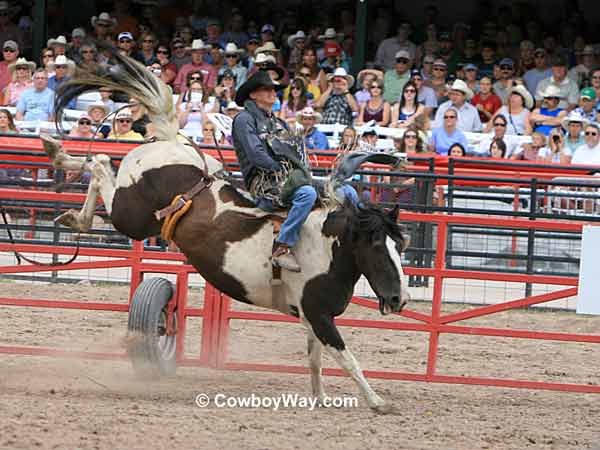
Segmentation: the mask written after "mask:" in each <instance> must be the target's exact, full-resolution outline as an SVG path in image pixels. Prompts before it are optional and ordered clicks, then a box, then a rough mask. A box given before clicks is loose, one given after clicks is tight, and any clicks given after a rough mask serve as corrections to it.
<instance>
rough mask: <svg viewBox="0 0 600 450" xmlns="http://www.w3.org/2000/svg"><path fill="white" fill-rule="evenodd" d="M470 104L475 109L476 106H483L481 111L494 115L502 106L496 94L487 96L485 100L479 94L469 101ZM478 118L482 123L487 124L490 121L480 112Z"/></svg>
mask: <svg viewBox="0 0 600 450" xmlns="http://www.w3.org/2000/svg"><path fill="white" fill-rule="evenodd" d="M471 104H472V105H473V106H475V107H477V105H483V109H484V110H485V111H487V112H489V113H490V114H494V113H495V112H496V111H498V110H499V109H500V107H501V106H502V100H500V97H498V96H497V95H496V94H489V95H488V96H487V98H485V99H484V98H482V96H481V94H476V95H475V96H473V98H472V99H471ZM479 118H480V119H481V122H484V123H485V122H489V120H490V119H489V118H488V117H487V116H486V115H485V114H483V113H482V112H481V111H479Z"/></svg>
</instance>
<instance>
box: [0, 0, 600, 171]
mask: <svg viewBox="0 0 600 450" xmlns="http://www.w3.org/2000/svg"><path fill="white" fill-rule="evenodd" d="M195 3H197V4H201V3H202V2H195ZM263 3H264V2H261V3H260V4H261V5H262V4H263ZM351 3H352V4H353V2H351ZM482 3H485V4H488V5H489V7H490V8H492V10H490V11H488V14H487V15H485V16H482V17H483V18H482V19H480V20H479V22H478V23H471V24H465V23H455V24H454V25H453V26H452V28H451V29H448V28H443V27H442V26H441V25H440V23H441V19H440V15H439V12H438V10H437V8H436V7H435V6H432V5H428V6H425V8H424V11H423V14H422V16H423V17H424V21H423V22H421V23H413V22H412V21H411V20H407V19H406V18H404V19H401V20H398V21H395V22H390V20H389V17H388V16H389V14H388V15H387V16H386V14H385V8H378V9H377V10H376V11H374V15H375V18H374V25H375V26H374V27H373V29H374V32H373V33H372V36H379V41H378V42H372V40H371V38H372V36H371V34H370V35H369V42H368V43H367V44H368V45H367V46H368V49H370V50H371V51H370V54H368V56H369V58H368V59H369V60H370V61H369V62H368V63H367V64H366V65H365V67H363V68H362V69H361V70H357V71H356V72H354V73H353V72H352V70H351V69H353V59H352V57H353V55H352V52H353V46H354V44H353V39H354V38H355V30H354V17H353V14H354V11H353V9H352V8H351V7H348V8H344V7H340V11H339V12H340V14H339V16H338V17H335V23H328V22H327V21H326V20H315V21H313V22H311V23H300V22H299V20H300V18H299V17H298V16H297V15H294V14H291V15H290V14H287V13H286V14H285V17H283V18H281V20H278V21H273V22H272V23H273V24H271V23H269V22H266V21H265V22H264V23H261V22H258V21H257V20H256V18H255V17H248V16H247V15H244V14H243V13H242V11H241V10H240V9H236V8H234V9H231V10H229V11H228V12H227V14H226V15H224V17H223V20H221V19H219V18H217V17H214V16H213V15H212V14H208V13H206V12H204V11H203V10H202V8H201V7H198V8H196V7H194V8H193V10H192V11H191V12H190V14H189V15H180V16H177V17H175V18H174V20H173V21H172V23H171V22H169V21H167V20H165V19H164V17H166V16H165V15H163V12H162V11H161V8H160V7H159V6H158V2H151V1H141V0H140V1H138V2H135V1H131V2H130V1H126V0H120V1H115V2H114V6H113V8H112V10H109V11H102V12H99V13H97V15H94V16H93V17H91V18H89V21H87V22H86V23H81V24H80V26H78V27H77V28H75V29H73V30H72V31H71V32H70V33H66V32H65V33H61V34H59V35H58V36H56V37H52V38H50V39H48V41H47V46H46V48H44V49H43V51H42V53H41V55H40V59H39V61H33V60H32V59H31V55H29V51H28V49H29V48H30V42H31V38H30V36H29V35H28V33H30V31H31V30H30V28H29V30H28V29H27V26H23V24H25V25H27V24H28V23H29V25H31V20H30V19H29V17H30V14H29V11H26V10H25V11H20V9H19V7H18V6H16V5H15V4H13V3H11V2H7V1H0V40H1V43H2V56H3V59H2V61H1V62H0V104H1V105H2V107H3V109H0V129H1V130H0V131H2V132H13V133H14V132H18V130H17V127H16V126H15V120H16V121H17V125H18V123H19V121H47V120H52V119H53V117H52V114H53V105H54V92H55V91H56V89H57V88H58V87H59V86H60V85H61V84H62V83H64V82H65V81H67V80H69V79H70V78H71V77H73V76H75V75H76V74H77V72H78V71H91V72H96V73H100V72H101V71H103V70H106V69H107V68H108V67H110V65H111V64H113V61H112V60H111V55H110V53H109V52H107V51H105V49H104V47H103V46H101V45H98V43H99V42H102V43H107V44H109V45H111V46H114V47H115V48H117V49H118V51H119V52H120V53H121V54H123V55H128V56H130V57H132V58H134V59H136V60H137V61H139V62H140V63H141V64H143V65H144V66H145V67H146V68H147V70H148V71H150V72H151V73H152V74H153V75H154V76H156V77H158V78H160V79H161V80H162V81H164V82H165V83H166V84H167V85H169V86H170V87H171V88H172V91H173V94H174V98H176V109H177V114H178V120H179V125H180V128H181V130H182V132H184V133H185V134H188V135H190V136H197V137H198V139H199V140H201V141H202V142H204V143H214V142H215V139H216V140H217V141H219V142H221V143H225V142H227V138H228V137H227V136H226V135H221V133H219V132H218V131H219V130H216V129H215V125H214V124H213V123H212V122H211V121H210V120H209V119H208V116H207V115H208V114H210V113H214V114H217V113H220V114H223V115H226V116H228V117H230V118H233V117H235V115H236V114H237V113H238V112H239V111H240V109H242V108H243V107H244V105H237V104H236V103H235V97H236V91H237V90H238V89H239V87H240V86H241V85H242V84H243V83H244V82H245V81H246V80H247V79H248V78H249V77H251V76H252V75H253V74H254V73H256V72H257V71H266V72H267V73H268V74H269V76H270V77H271V78H272V79H273V80H274V81H277V82H278V83H284V84H286V85H287V87H286V89H284V90H282V91H281V92H280V96H279V99H278V102H277V103H276V104H275V106H274V108H273V113H274V114H276V115H277V116H278V117H280V118H281V119H282V120H284V121H286V122H287V123H288V124H289V125H290V126H291V127H302V128H303V129H304V132H305V136H306V140H305V142H306V146H307V147H308V148H319V149H322V148H327V147H329V141H328V139H327V136H326V135H325V134H323V133H322V132H321V131H320V130H319V126H320V124H327V125H333V124H340V125H342V126H344V127H346V129H345V130H344V132H343V133H341V139H340V143H339V146H340V148H341V147H343V148H344V149H347V148H356V147H360V148H363V149H367V150H371V151H381V150H382V151H391V152H394V151H400V152H407V151H408V152H435V153H437V154H439V155H454V156H460V155H463V156H464V155H471V156H482V157H494V158H511V159H523V160H532V161H545V162H557V163H563V164H568V163H577V164H600V144H599V141H600V129H599V126H598V121H599V119H600V47H599V46H598V45H594V44H593V41H592V40H591V38H590V37H589V36H590V35H589V33H588V32H587V31H586V29H587V24H586V23H585V20H584V18H583V15H582V14H581V13H580V12H579V11H577V10H576V9H572V10H571V11H570V12H569V14H568V15H567V16H565V17H564V18H563V19H562V22H561V23H560V24H557V26H556V27H553V28H552V29H550V30H542V28H541V27H540V24H539V23H537V22H536V21H535V20H528V19H527V17H530V15H523V16H521V15H519V14H518V10H517V9H515V10H513V9H511V8H510V7H507V6H501V7H499V8H497V9H496V10H493V6H492V4H491V3H487V2H482ZM264 16H265V14H264V11H262V10H261V9H260V8H259V10H257V12H256V17H264ZM308 19H309V18H307V20H308ZM28 20H29V22H28ZM275 24H277V25H275ZM382 30H384V32H385V30H387V31H388V35H382ZM28 43H29V47H28ZM117 100H118V98H117V97H116V93H114V92H111V91H110V90H108V89H103V90H101V91H100V92H98V96H97V99H96V100H95V101H94V102H92V103H89V104H86V105H85V106H84V107H82V106H81V105H80V104H79V102H73V104H72V105H70V106H71V107H72V108H73V109H78V108H79V109H82V108H83V110H82V111H81V112H80V114H79V119H78V121H77V123H76V124H75V125H74V126H73V127H72V129H71V132H70V133H71V136H73V137H80V138H86V137H91V136H94V135H96V136H99V137H105V138H109V139H144V138H148V137H150V136H151V126H149V124H148V120H147V116H146V115H145V113H144V110H143V107H142V106H141V105H139V103H137V101H136V99H127V100H126V103H129V107H128V108H126V109H123V110H119V112H118V113H117V114H115V115H113V117H112V118H111V120H109V121H105V120H104V119H105V117H106V116H107V115H108V114H109V113H111V112H112V111H115V109H116V108H117V105H118V104H119V102H118V101H117ZM11 111H15V114H14V118H13V114H12V113H11ZM386 128H387V129H391V130H396V131H398V130H399V131H400V132H398V133H391V135H392V134H395V135H397V136H399V137H397V138H394V140H393V146H390V148H383V149H382V148H381V146H380V145H378V138H379V137H378V132H379V131H380V130H382V129H386ZM96 130H97V131H98V132H96ZM358 130H360V132H358ZM215 132H216V133H215ZM472 133H477V138H476V139H474V138H473V134H472Z"/></svg>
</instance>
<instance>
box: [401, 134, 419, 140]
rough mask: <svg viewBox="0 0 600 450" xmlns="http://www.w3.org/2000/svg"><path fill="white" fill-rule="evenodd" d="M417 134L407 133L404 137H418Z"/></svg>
mask: <svg viewBox="0 0 600 450" xmlns="http://www.w3.org/2000/svg"><path fill="white" fill-rule="evenodd" d="M416 138H417V135H416V134H405V135H404V139H416Z"/></svg>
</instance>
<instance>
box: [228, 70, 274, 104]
mask: <svg viewBox="0 0 600 450" xmlns="http://www.w3.org/2000/svg"><path fill="white" fill-rule="evenodd" d="M261 87H268V88H271V87H272V88H274V89H275V90H276V91H281V90H282V89H284V88H285V84H280V83H277V82H275V81H272V80H271V77H270V76H269V74H268V73H267V72H264V71H260V70H259V71H258V72H256V73H255V74H254V75H252V76H251V77H250V78H248V80H246V82H245V83H244V84H242V85H241V86H240V88H239V89H238V91H237V93H236V94H235V102H236V103H237V104H238V105H243V104H244V102H245V101H246V100H248V98H250V94H251V93H252V92H254V91H255V90H257V89H258V88H261Z"/></svg>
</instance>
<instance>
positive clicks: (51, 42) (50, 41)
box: [46, 36, 67, 47]
mask: <svg viewBox="0 0 600 450" xmlns="http://www.w3.org/2000/svg"><path fill="white" fill-rule="evenodd" d="M54 45H63V46H65V47H66V46H67V38H66V37H64V36H58V37H57V38H53V39H48V43H47V45H46V47H52V46H54Z"/></svg>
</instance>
